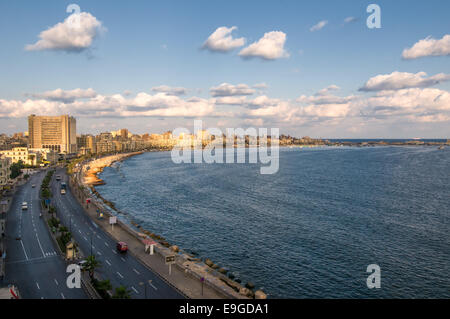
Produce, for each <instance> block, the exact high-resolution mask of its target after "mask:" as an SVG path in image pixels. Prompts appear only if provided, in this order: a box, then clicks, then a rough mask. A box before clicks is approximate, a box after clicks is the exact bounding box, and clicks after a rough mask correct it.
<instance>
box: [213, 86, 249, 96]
mask: <svg viewBox="0 0 450 319" xmlns="http://www.w3.org/2000/svg"><path fill="white" fill-rule="evenodd" d="M209 92H210V94H211V96H213V97H223V96H240V95H252V94H253V93H255V90H254V89H252V88H250V87H249V86H248V85H247V84H238V85H233V84H229V83H222V84H220V85H219V86H216V87H212V88H210V90H209Z"/></svg>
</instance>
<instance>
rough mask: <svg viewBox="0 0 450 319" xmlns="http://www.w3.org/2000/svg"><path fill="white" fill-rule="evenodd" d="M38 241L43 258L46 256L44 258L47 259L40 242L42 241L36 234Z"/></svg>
mask: <svg viewBox="0 0 450 319" xmlns="http://www.w3.org/2000/svg"><path fill="white" fill-rule="evenodd" d="M36 239H37V241H38V244H39V248H41V252H42V256H44V257H45V253H44V250H43V249H42V246H41V242H40V240H39V237H38V235H37V234H36Z"/></svg>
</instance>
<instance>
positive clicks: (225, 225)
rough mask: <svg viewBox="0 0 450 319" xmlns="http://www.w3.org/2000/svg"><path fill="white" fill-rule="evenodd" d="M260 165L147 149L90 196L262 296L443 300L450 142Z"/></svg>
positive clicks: (329, 152)
mask: <svg viewBox="0 0 450 319" xmlns="http://www.w3.org/2000/svg"><path fill="white" fill-rule="evenodd" d="M246 152H247V153H246V154H245V155H246V156H248V152H252V150H248V149H247V150H246ZM247 158H248V157H247ZM262 165H263V164H260V163H253V164H249V163H241V164H238V163H234V164H231V163H228V164H218V163H215V164H206V163H203V164H195V163H181V164H176V163H174V162H173V161H172V158H171V153H170V152H147V153H144V154H142V155H139V156H135V157H131V158H129V159H127V160H125V161H124V162H121V163H116V164H115V165H113V166H112V167H108V168H106V169H105V170H104V171H103V173H101V175H100V178H102V179H103V180H104V181H105V182H106V185H103V186H100V187H97V190H98V192H99V193H100V194H101V195H102V196H103V197H105V198H106V199H108V200H110V201H112V202H114V203H115V206H116V207H117V208H118V209H119V210H120V211H121V212H122V213H121V214H120V215H119V217H120V218H121V219H123V220H124V221H125V222H130V221H131V220H133V221H134V222H136V223H138V224H139V225H141V226H142V227H143V228H145V229H147V230H149V231H151V232H154V233H156V234H159V235H161V236H163V237H165V238H166V240H167V241H169V242H170V243H171V244H175V245H178V246H180V247H181V248H182V249H183V250H185V251H186V252H189V253H191V254H194V255H195V256H197V257H199V258H202V259H204V258H210V259H211V260H212V261H213V262H214V263H217V264H218V265H220V266H221V267H224V268H226V269H227V270H229V273H231V274H233V275H234V276H235V278H238V279H239V280H241V281H242V283H244V284H245V283H246V282H251V283H253V284H254V285H255V287H256V288H255V289H262V290H263V291H264V292H266V293H267V294H268V297H269V298H450V275H449V273H450V147H446V148H444V149H443V150H439V149H438V148H437V147H435V146H412V147H408V146H386V147H385V146H377V147H362V148H359V147H314V148H280V149H279V170H278V172H277V173H276V174H272V175H262V174H261V172H260V167H261V166H262ZM371 265H372V266H371ZM373 265H376V266H377V267H379V270H380V271H379V273H377V274H376V275H378V274H379V276H378V277H377V278H376V280H377V282H379V283H380V285H379V288H377V287H373V285H368V280H369V281H370V282H373V281H372V280H373V276H372V277H369V276H371V275H373V269H374V268H373ZM368 278H369V279H368Z"/></svg>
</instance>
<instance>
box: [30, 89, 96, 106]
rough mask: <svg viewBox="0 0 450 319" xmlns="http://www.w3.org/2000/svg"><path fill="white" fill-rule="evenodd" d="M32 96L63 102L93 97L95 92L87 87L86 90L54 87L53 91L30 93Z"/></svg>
mask: <svg viewBox="0 0 450 319" xmlns="http://www.w3.org/2000/svg"><path fill="white" fill-rule="evenodd" d="M31 96H33V97H34V98H39V99H46V100H49V101H59V102H64V103H71V102H73V101H75V100H76V99H87V98H93V97H96V96H97V93H96V92H95V91H94V90H93V89H91V88H89V89H87V90H83V89H74V90H69V91H65V90H62V89H56V90H53V91H46V92H44V93H37V94H32V95H31Z"/></svg>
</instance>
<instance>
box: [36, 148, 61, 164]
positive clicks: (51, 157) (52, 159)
mask: <svg viewBox="0 0 450 319" xmlns="http://www.w3.org/2000/svg"><path fill="white" fill-rule="evenodd" d="M29 151H31V152H33V153H39V154H40V157H41V159H42V161H43V162H46V164H51V165H53V164H56V163H58V160H59V154H58V153H57V152H56V151H54V150H50V149H48V148H32V149H29Z"/></svg>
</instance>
